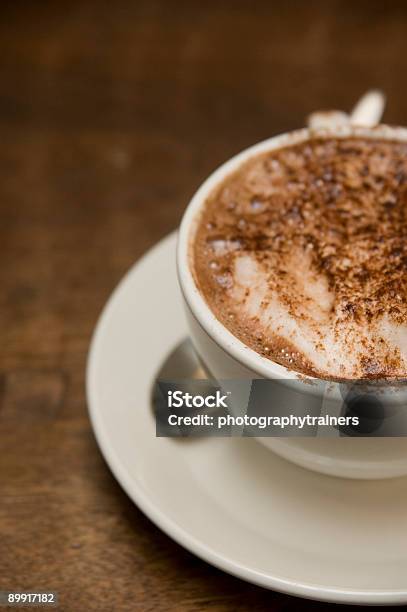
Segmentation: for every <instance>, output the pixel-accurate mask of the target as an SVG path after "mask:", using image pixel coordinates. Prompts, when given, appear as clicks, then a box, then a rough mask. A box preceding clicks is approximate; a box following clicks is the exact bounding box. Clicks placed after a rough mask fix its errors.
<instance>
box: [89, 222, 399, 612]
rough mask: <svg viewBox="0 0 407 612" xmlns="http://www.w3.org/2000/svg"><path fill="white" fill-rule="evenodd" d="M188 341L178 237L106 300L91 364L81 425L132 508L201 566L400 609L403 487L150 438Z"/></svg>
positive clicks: (247, 449)
mask: <svg viewBox="0 0 407 612" xmlns="http://www.w3.org/2000/svg"><path fill="white" fill-rule="evenodd" d="M186 335H187V329H186V324H185V321H184V316H183V312H182V307H181V300H180V296H179V293H178V288H177V280H176V274H175V235H174V234H172V235H170V236H169V237H168V238H166V239H165V240H163V241H162V242H160V243H159V244H158V245H157V246H156V247H155V248H154V249H152V250H151V251H150V252H149V253H148V254H147V255H146V256H145V257H144V258H143V259H142V260H141V261H140V262H139V263H137V264H136V265H135V266H134V267H133V268H132V269H131V270H130V272H129V273H128V274H127V275H126V276H125V278H124V279H123V281H122V282H121V283H120V285H119V287H118V288H117V289H116V291H115V292H114V293H113V295H112V297H111V298H110V300H109V301H108V303H107V305H106V307H105V309H104V312H103V314H102V316H101V318H100V320H99V323H98V325H97V328H96V332H95V334H94V338H93V341H92V346H91V350H90V355H89V362H88V372H87V392H88V403H89V410H90V416H91V420H92V424H93V428H94V431H95V434H96V437H97V440H98V443H99V446H100V448H101V450H102V453H103V455H104V457H105V459H106V461H107V463H108V464H109V466H110V468H111V469H112V471H113V473H114V475H115V477H116V478H117V480H118V481H119V482H120V484H121V485H122V487H123V488H124V489H125V491H126V492H127V494H128V495H129V496H130V497H131V498H132V500H133V501H134V502H135V503H136V504H137V506H139V508H141V510H143V512H145V514H146V515H147V516H149V517H150V519H151V520H152V521H154V522H155V523H156V525H158V526H159V527H160V528H161V529H162V530H163V531H165V532H166V533H167V534H168V535H169V536H170V537H172V538H173V539H174V540H176V541H177V542H178V543H180V544H181V545H182V546H185V548H187V549H188V550H190V551H192V552H193V553H195V554H196V555H198V556H199V557H201V558H202V559H204V560H206V561H207V562H208V563H212V564H213V565H215V566H217V567H219V568H221V569H223V570H225V571H226V572H230V573H231V574H234V575H235V576H239V577H240V578H242V579H244V580H248V581H250V582H253V583H255V584H258V585H261V586H263V587H267V588H270V589H275V590H277V591H283V592H285V593H290V594H293V595H299V596H303V597H309V598H314V599H320V600H326V601H336V602H347V603H371V604H384V603H394V604H396V603H403V602H407V479H406V478H397V479H392V480H382V481H352V480H345V479H340V478H333V477H329V476H323V475H320V474H316V473H313V472H309V471H306V470H304V469H302V468H299V467H296V466H295V465H293V464H290V463H288V462H286V461H285V460H283V459H280V458H279V457H277V456H276V455H274V454H273V453H272V452H270V451H269V450H266V449H265V448H263V447H262V446H261V445H260V444H258V443H257V442H256V441H255V440H253V439H247V438H246V439H237V438H234V439H229V438H219V439H209V438H208V439H206V438H204V439H196V438H195V439H184V440H182V439H166V438H156V437H155V423H154V418H153V415H152V411H151V407H150V394H151V386H152V382H153V380H154V376H155V374H156V372H157V370H158V368H159V366H160V364H161V362H162V361H163V359H164V358H165V356H166V355H167V354H168V353H169V352H170V351H171V350H172V349H173V348H174V347H175V345H176V344H177V343H179V342H180V341H181V340H182V339H183V338H185V337H186Z"/></svg>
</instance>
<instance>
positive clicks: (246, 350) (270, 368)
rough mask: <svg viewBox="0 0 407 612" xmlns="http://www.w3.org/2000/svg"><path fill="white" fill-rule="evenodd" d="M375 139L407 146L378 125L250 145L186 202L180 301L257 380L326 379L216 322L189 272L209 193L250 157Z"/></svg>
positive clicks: (404, 135) (399, 133)
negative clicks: (321, 141) (323, 141)
mask: <svg viewBox="0 0 407 612" xmlns="http://www.w3.org/2000/svg"><path fill="white" fill-rule="evenodd" d="M349 137H362V138H370V139H374V138H380V139H384V140H398V141H402V142H403V141H407V129H406V128H403V127H399V126H389V125H384V124H381V125H377V126H374V127H362V126H355V125H352V124H344V125H340V126H328V127H323V128H317V129H315V128H302V129H299V130H295V131H292V132H286V133H283V134H279V135H277V136H272V137H271V138H267V139H266V140H263V141H261V142H259V143H257V144H254V145H252V146H250V147H248V148H246V149H244V150H243V151H241V152H240V153H238V154H237V155H234V156H233V157H232V158H230V159H229V160H227V161H226V162H224V163H223V164H221V165H220V166H219V167H218V168H217V169H216V170H215V171H214V172H212V173H211V174H210V175H209V177H208V178H207V179H206V180H205V181H204V182H203V183H202V184H201V186H200V187H199V188H198V190H197V191H196V192H195V194H194V195H193V197H192V199H191V200H190V202H189V204H188V206H187V208H186V210H185V212H184V215H183V217H182V221H181V225H180V228H179V232H178V242H177V274H178V280H179V284H180V287H181V291H182V294H183V296H184V298H185V301H186V303H187V305H188V307H189V309H190V311H191V312H192V314H193V316H194V317H195V319H196V320H197V321H198V323H199V324H200V325H201V327H202V328H203V329H204V330H205V331H206V333H207V334H208V335H209V336H210V337H211V338H212V340H213V341H214V342H215V343H216V344H217V345H218V346H220V347H221V348H222V349H223V350H224V351H225V352H226V353H228V354H229V355H231V357H233V359H235V360H236V361H237V362H239V363H240V364H241V365H243V366H245V367H246V368H248V369H250V370H252V371H254V372H255V373H256V374H258V375H259V377H260V378H274V379H281V380H282V379H284V380H301V381H303V382H308V383H311V384H315V383H317V382H318V381H321V380H325V379H321V378H318V377H315V376H310V375H308V374H304V373H302V372H298V371H296V370H290V369H288V368H287V367H285V366H283V365H281V364H279V363H277V362H275V361H273V360H271V359H269V358H267V357H263V356H262V355H260V354H259V353H257V352H256V351H255V350H254V349H252V348H250V347H249V346H248V345H246V344H245V343H244V342H243V341H242V340H240V339H239V338H238V337H237V336H235V335H234V334H232V332H231V331H229V330H228V329H227V327H225V325H223V323H221V321H219V319H217V317H216V316H215V314H214V313H213V311H212V310H211V308H210V306H209V305H208V303H207V302H206V300H205V298H204V297H203V295H202V294H201V292H200V290H199V288H198V286H197V284H196V281H195V277H194V274H193V271H192V269H191V262H192V259H191V243H192V241H193V238H194V235H195V232H196V229H197V226H198V222H199V216H200V214H199V213H200V211H201V209H202V208H203V206H204V205H205V202H206V200H207V198H208V196H209V194H210V193H212V191H213V190H214V189H215V188H216V187H217V186H218V185H220V184H221V183H222V182H223V181H224V179H225V178H226V177H227V176H229V175H230V174H232V173H233V172H234V171H236V170H237V169H238V168H239V167H240V166H241V165H242V164H244V163H245V162H246V161H247V160H249V159H250V158H251V157H254V156H256V155H259V154H262V153H266V152H268V151H273V150H277V149H281V148H283V147H288V146H291V145H295V144H299V143H302V142H306V141H307V140H311V139H314V138H327V139H328V138H349Z"/></svg>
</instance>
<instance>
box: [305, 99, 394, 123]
mask: <svg viewBox="0 0 407 612" xmlns="http://www.w3.org/2000/svg"><path fill="white" fill-rule="evenodd" d="M385 105H386V97H385V95H384V93H383V92H382V91H380V90H378V89H372V90H370V91H368V92H367V93H365V95H364V96H362V97H361V98H360V100H359V101H358V102H357V104H356V105H355V106H354V108H353V110H352V112H351V113H350V115H348V114H347V113H344V112H343V111H338V110H331V111H317V112H315V113H312V115H310V116H309V117H308V121H307V123H308V127H310V128H311V129H320V128H335V127H340V126H341V125H349V124H351V125H358V126H360V127H373V126H375V125H377V124H378V123H380V120H381V118H382V115H383V112H384V107H385Z"/></svg>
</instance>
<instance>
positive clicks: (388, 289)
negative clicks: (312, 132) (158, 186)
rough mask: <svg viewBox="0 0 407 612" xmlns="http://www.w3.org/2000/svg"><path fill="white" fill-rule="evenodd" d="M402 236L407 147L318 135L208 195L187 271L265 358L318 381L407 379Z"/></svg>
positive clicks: (253, 165) (262, 158)
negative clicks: (189, 270) (314, 377)
mask: <svg viewBox="0 0 407 612" xmlns="http://www.w3.org/2000/svg"><path fill="white" fill-rule="evenodd" d="M406 236H407V143H403V142H398V141H388V140H384V139H370V138H356V137H352V138H351V137H349V138H337V139H335V138H321V137H314V138H311V139H310V140H307V141H305V142H303V143H300V144H296V145H291V146H287V147H285V148H281V149H277V150H272V151H270V152H268V153H262V154H258V155H255V156H254V157H252V158H251V159H249V160H248V161H246V162H245V163H244V164H242V165H241V166H240V168H238V170H236V171H235V172H233V173H232V174H231V175H230V176H229V177H227V178H226V179H225V180H224V181H223V183H222V184H221V185H220V186H218V187H217V188H216V189H215V190H214V191H213V192H212V193H211V194H210V196H209V198H208V199H207V201H206V203H205V205H204V206H203V210H202V212H201V214H200V217H199V219H198V227H197V230H196V234H195V236H194V239H193V242H192V245H191V249H192V268H193V273H194V276H195V281H196V283H197V286H198V288H199V290H200V292H201V293H202V295H203V296H204V298H205V300H206V302H207V304H208V305H209V307H210V308H211V310H212V311H213V312H214V314H215V316H216V317H217V318H218V319H219V320H220V321H221V322H222V323H223V324H224V325H225V326H226V327H227V328H228V329H229V330H230V331H231V332H232V333H233V334H234V335H235V336H237V337H238V338H239V339H240V340H242V341H243V342H244V343H245V344H246V345H247V346H249V347H251V348H252V349H254V350H255V351H257V352H258V353H260V354H261V355H263V356H265V357H267V358H269V359H271V360H273V361H275V362H277V363H279V364H282V365H284V366H286V367H287V368H289V369H291V370H295V371H297V372H300V373H303V374H308V375H311V376H316V377H319V378H325V379H365V378H367V379H369V378H370V379H372V378H373V379H378V378H406V377H407V275H406V270H407V240H406Z"/></svg>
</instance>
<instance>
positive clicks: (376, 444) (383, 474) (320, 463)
mask: <svg viewBox="0 0 407 612" xmlns="http://www.w3.org/2000/svg"><path fill="white" fill-rule="evenodd" d="M316 134H317V135H318V137H320V138H329V137H334V138H347V137H352V136H356V137H363V138H381V139H388V140H399V141H403V142H407V129H404V128H400V127H389V126H385V125H379V126H375V127H361V126H354V125H351V124H350V123H347V122H343V123H342V122H339V124H338V123H335V125H331V126H329V125H328V126H327V127H322V128H321V127H318V128H316V129H314V128H304V129H301V130H298V131H294V132H290V133H287V134H283V135H280V136H275V137H273V138H269V139H267V140H265V141H263V142H261V143H259V144H256V145H254V146H252V147H250V148H248V149H246V150H245V151H243V152H241V153H239V154H238V155H236V156H235V157H233V158H232V159H230V160H229V161H227V162H226V163H225V164H223V165H222V166H221V167H220V168H218V169H217V170H216V171H215V172H214V173H213V174H211V176H210V177H209V178H208V179H207V180H206V181H205V182H204V183H203V185H202V186H201V187H200V188H199V189H198V191H197V192H196V193H195V195H194V197H193V198H192V200H191V201H190V203H189V205H188V207H187V209H186V211H185V214H184V217H183V219H182V223H181V227H180V231H179V237H178V248H177V270H178V277H179V283H180V286H181V290H182V294H183V298H184V302H185V305H186V313H187V319H188V325H189V330H190V334H191V339H192V342H193V344H194V347H195V349H196V351H197V353H198V355H199V356H200V358H201V360H202V362H203V364H204V365H205V367H206V368H207V370H208V371H209V372H210V373H211V375H212V376H213V377H214V378H216V379H218V380H222V379H235V380H236V379H256V378H267V379H274V380H276V379H277V380H281V381H286V384H289V381H293V383H294V381H295V383H294V384H296V385H298V384H301V383H302V387H303V390H304V398H305V397H306V396H307V394H315V392H316V389H318V384H317V383H316V380H315V379H313V378H311V377H307V376H304V375H303V374H301V375H300V374H298V373H297V372H295V371H293V370H289V369H287V368H285V367H284V366H282V365H280V364H278V363H275V362H273V361H271V360H270V359H267V358H265V357H263V356H262V355H260V354H259V353H257V352H256V351H254V350H253V349H251V348H250V347H248V346H247V345H245V344H244V343H243V342H242V341H241V340H239V339H238V338H237V337H236V336H234V335H233V334H232V333H231V332H230V331H229V330H228V329H227V328H226V327H225V326H224V325H223V324H222V323H221V322H220V321H219V320H218V319H217V318H216V317H215V315H214V314H213V312H212V311H211V309H210V307H209V306H208V304H207V303H206V301H205V299H204V298H203V296H202V294H201V293H200V291H199V289H198V287H197V285H196V283H195V280H194V275H193V272H192V267H191V263H192V258H191V244H192V243H193V240H194V235H195V231H196V229H197V225H198V219H199V213H200V211H201V208H202V207H203V206H204V205H205V202H206V199H207V197H208V195H209V194H210V193H211V192H212V191H213V189H215V188H216V187H217V186H218V185H219V184H220V183H222V182H223V180H224V179H225V178H226V177H227V176H228V175H229V174H231V173H232V172H234V171H235V170H237V169H238V168H239V167H240V166H241V165H242V164H243V163H244V162H246V161H247V160H248V159H249V158H251V157H253V156H255V155H258V154H261V153H264V152H267V151H272V150H275V149H279V148H281V147H285V146H288V145H294V144H297V143H302V142H305V141H307V140H308V139H310V138H312V137H315V135H316ZM392 392H393V391H392ZM338 393H339V391H338V385H337V384H336V383H333V384H332V385H331V386H330V387H329V391H328V392H327V393H326V396H325V398H324V401H327V402H329V401H336V400H335V398H336V399H338ZM405 393H406V390H405V389H404V390H403V396H404V395H405ZM393 394H394V393H393ZM399 399H400V397H399V395H398V396H397V398H396V403H397V401H399ZM304 401H306V400H304ZM391 401H392V400H391ZM258 440H259V441H260V442H261V443H262V444H264V445H265V446H267V448H269V449H271V450H273V451H274V452H275V453H277V454H279V455H281V456H282V457H284V458H285V459H288V460H290V461H292V462H294V463H296V464H298V465H300V466H302V467H305V468H308V469H311V470H314V471H317V472H322V473H325V474H330V475H334V476H342V477H347V478H369V479H370V478H390V477H395V476H401V475H404V474H407V438H397V437H391V438H386V437H383V438H379V437H374V438H373V437H361V438H358V437H337V438H319V437H315V438H298V437H294V438H277V437H276V438H267V437H263V438H258Z"/></svg>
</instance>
